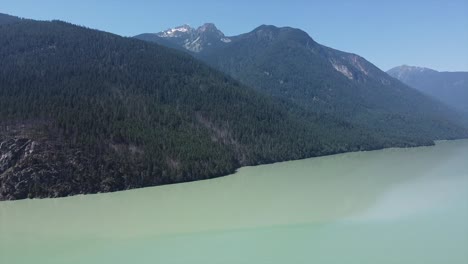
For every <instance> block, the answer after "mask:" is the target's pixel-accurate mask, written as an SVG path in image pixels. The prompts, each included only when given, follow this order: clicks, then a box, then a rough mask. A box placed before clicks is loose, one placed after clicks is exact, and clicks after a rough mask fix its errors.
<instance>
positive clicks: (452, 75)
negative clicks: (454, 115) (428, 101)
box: [387, 65, 468, 113]
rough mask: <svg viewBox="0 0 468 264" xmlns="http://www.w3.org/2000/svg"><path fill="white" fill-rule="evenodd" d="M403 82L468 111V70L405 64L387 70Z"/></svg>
mask: <svg viewBox="0 0 468 264" xmlns="http://www.w3.org/2000/svg"><path fill="white" fill-rule="evenodd" d="M387 73H388V74H389V75H391V76H393V77H395V78H397V79H398V80H400V81H402V82H403V83H405V84H407V85H409V86H411V87H414V88H416V89H418V90H419V91H421V92H423V93H425V94H428V95H430V96H432V97H434V98H437V99H439V100H440V101H442V102H444V103H446V104H447V105H450V106H452V107H454V108H456V109H458V110H460V111H463V112H465V113H468V72H438V71H435V70H432V69H428V68H422V67H414V66H408V65H403V66H399V67H395V68H393V69H390V70H389V71H387Z"/></svg>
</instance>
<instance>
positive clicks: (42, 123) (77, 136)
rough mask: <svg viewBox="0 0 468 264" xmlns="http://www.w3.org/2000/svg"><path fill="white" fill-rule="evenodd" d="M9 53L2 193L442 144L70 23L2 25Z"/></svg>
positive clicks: (92, 186)
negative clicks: (382, 129) (280, 95)
mask: <svg viewBox="0 0 468 264" xmlns="http://www.w3.org/2000/svg"><path fill="white" fill-rule="evenodd" d="M207 30H208V29H207ZM177 34H178V33H177ZM0 61H1V62H2V63H1V64H0V105H1V107H0V200H4V199H22V198H28V197H29V198H33V197H37V198H40V197H61V196H68V195H73V194H81V193H97V192H108V191H118V190H125V189H131V188H137V187H145V186H154V185H160V184H169V183H176V182H184V181H192V180H199V179H206V178H211V177H217V176H221V175H226V174H229V173H232V172H234V171H235V170H236V169H237V168H238V167H240V166H245V165H255V164H262V163H271V162H276V161H283V160H291V159H300V158H306V157H313V156H319V155H328V154H333V153H340V152H346V151H358V150H370V149H378V148H384V147H391V146H397V147H404V146H416V145H428V144H432V140H431V139H430V138H428V137H425V136H421V137H411V136H399V137H384V136H381V135H379V134H373V133H371V132H369V131H368V129H367V128H366V127H363V126H358V125H354V124H350V123H349V122H346V121H343V120H341V119H339V118H336V117H335V116H332V115H328V114H318V113H311V112H308V111H305V110H303V109H301V108H300V107H298V106H296V105H295V104H292V103H290V102H287V101H284V100H280V99H277V98H273V97H271V96H268V95H265V94H263V93H260V92H258V91H256V90H254V89H252V88H249V87H247V86H245V85H242V84H240V83H239V82H238V81H235V80H233V79H232V78H230V77H228V76H226V75H225V74H222V73H221V72H218V71H216V70H213V69H212V68H210V67H208V66H207V65H205V64H204V63H201V62H199V61H198V60H196V59H195V58H193V57H192V56H189V55H187V54H185V53H182V52H178V51H176V50H173V49H168V48H165V47H162V46H159V45H154V44H151V43H147V42H145V41H140V40H136V39H133V38H124V37H120V36H117V35H113V34H109V33H105V32H100V31H97V30H91V29H87V28H83V27H78V26H75V25H72V24H68V23H65V22H61V21H52V22H45V21H42V22H39V21H33V20H21V21H20V22H18V23H12V24H8V25H3V26H0ZM444 128H447V127H444ZM447 129H448V128H447ZM451 129H452V130H451V133H453V134H452V136H459V133H460V131H457V129H456V128H451ZM447 137H448V136H447Z"/></svg>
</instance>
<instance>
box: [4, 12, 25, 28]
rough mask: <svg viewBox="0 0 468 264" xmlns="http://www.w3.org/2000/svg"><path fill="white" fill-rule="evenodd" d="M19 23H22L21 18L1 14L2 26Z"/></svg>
mask: <svg viewBox="0 0 468 264" xmlns="http://www.w3.org/2000/svg"><path fill="white" fill-rule="evenodd" d="M19 21H21V19H20V18H19V17H15V16H10V15H7V14H2V13H0V25H6V24H11V23H15V22H19Z"/></svg>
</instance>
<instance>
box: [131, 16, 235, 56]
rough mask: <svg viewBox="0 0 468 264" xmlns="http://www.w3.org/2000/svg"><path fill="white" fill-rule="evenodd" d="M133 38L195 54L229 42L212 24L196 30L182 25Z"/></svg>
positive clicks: (206, 24)
mask: <svg viewBox="0 0 468 264" xmlns="http://www.w3.org/2000/svg"><path fill="white" fill-rule="evenodd" d="M135 38H138V39H141V40H146V41H152V42H158V43H160V44H161V45H165V46H169V47H172V48H183V49H186V50H189V51H192V52H197V53H198V52H203V51H204V50H206V49H212V48H216V47H219V46H222V45H223V44H224V43H229V42H230V41H231V40H230V39H229V38H227V37H226V36H224V34H223V32H221V31H220V30H218V28H216V26H215V25H214V24H213V23H205V24H204V25H202V26H200V27H198V28H197V29H195V28H192V27H190V26H189V25H182V26H179V27H175V28H171V29H167V30H165V31H162V32H159V33H154V34H151V33H146V34H141V35H138V36H135Z"/></svg>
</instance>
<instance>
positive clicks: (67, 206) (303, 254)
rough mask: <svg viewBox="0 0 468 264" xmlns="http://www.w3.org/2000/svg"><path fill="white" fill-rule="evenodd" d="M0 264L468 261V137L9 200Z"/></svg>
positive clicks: (0, 231)
mask: <svg viewBox="0 0 468 264" xmlns="http://www.w3.org/2000/svg"><path fill="white" fill-rule="evenodd" d="M0 263H1V264H3V263H5V264H7V263H8V264H14V263H47V264H53V263H64V264H66V263H104V264H105V263H203V264H209V263H216V264H222V263H255V264H258V263H265V264H266V263H268V264H270V263H272V264H275V263H319V264H320V263H324V264H335V263H337V264H338V263H340V264H342V263H358V264H366V263H369V264H370V263H372V264H386V263H392V264H393V263H395V264H397V263H398V264H405V263H408V264H419V263H421V264H422V263H424V264H431V263H438V264H439V263H448V264H467V263H468V140H460V141H450V142H440V143H438V144H437V145H436V146H435V147H422V148H414V149H387V150H382V151H373V152H361V153H349V154H342V155H335V156H329V157H322V158H315V159H308V160H300V161H291V162H284V163H278V164H273V165H265V166H257V167H248V168H242V169H240V170H239V172H238V173H236V174H234V175H231V176H228V177H223V178H219V179H213V180H207V181H201V182H194V183H186V184H178V185H171V186H162V187H154V188H146V189H140V190H133V191H126V192H118V193H111V194H98V195H86V196H75V197H69V198H62V199H44V200H23V201H15V202H0Z"/></svg>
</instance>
